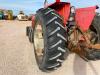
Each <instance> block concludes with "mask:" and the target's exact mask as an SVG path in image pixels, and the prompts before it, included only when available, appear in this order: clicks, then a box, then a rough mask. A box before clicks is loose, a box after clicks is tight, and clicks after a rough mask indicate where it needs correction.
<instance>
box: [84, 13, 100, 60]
mask: <svg viewBox="0 0 100 75" xmlns="http://www.w3.org/2000/svg"><path fill="white" fill-rule="evenodd" d="M90 29H92V30H94V32H95V33H96V36H97V40H96V42H95V43H99V44H100V15H96V16H95V18H94V20H93V22H92V25H91V26H90ZM87 51H89V52H88V53H87V55H86V58H87V59H89V60H100V51H96V50H95V49H92V50H87Z"/></svg>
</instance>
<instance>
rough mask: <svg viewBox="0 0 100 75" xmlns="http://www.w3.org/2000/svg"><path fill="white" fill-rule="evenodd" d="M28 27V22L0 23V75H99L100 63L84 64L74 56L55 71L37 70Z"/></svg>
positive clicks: (29, 23)
mask: <svg viewBox="0 0 100 75" xmlns="http://www.w3.org/2000/svg"><path fill="white" fill-rule="evenodd" d="M28 25H31V22H30V21H0V75H100V61H91V62H85V61H84V60H82V59H81V58H80V57H78V56H77V55H75V54H70V55H69V57H68V59H67V60H66V61H64V63H63V65H62V67H61V68H59V69H58V70H56V71H53V72H51V73H44V72H42V71H41V70H39V69H38V66H37V64H36V61H35V56H34V49H33V45H32V44H30V43H29V40H28V38H27V37H26V26H28Z"/></svg>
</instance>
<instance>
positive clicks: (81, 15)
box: [75, 6, 96, 31]
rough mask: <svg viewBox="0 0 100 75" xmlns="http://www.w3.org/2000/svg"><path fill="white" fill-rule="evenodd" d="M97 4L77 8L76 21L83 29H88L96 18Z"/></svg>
mask: <svg viewBox="0 0 100 75" xmlns="http://www.w3.org/2000/svg"><path fill="white" fill-rule="evenodd" d="M95 10H96V6H92V7H87V8H79V9H76V16H75V19H76V23H77V25H78V26H79V27H80V28H81V30H83V31H87V30H88V29H89V27H90V25H91V23H92V21H93V19H94V16H95Z"/></svg>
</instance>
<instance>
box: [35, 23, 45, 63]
mask: <svg viewBox="0 0 100 75" xmlns="http://www.w3.org/2000/svg"><path fill="white" fill-rule="evenodd" d="M34 47H35V53H36V55H37V58H38V59H39V61H41V60H42V57H43V50H44V39H43V33H42V26H41V25H40V24H39V23H38V24H36V27H35V31H34Z"/></svg>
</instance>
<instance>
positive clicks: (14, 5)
mask: <svg viewBox="0 0 100 75" xmlns="http://www.w3.org/2000/svg"><path fill="white" fill-rule="evenodd" d="M54 1H55V0H48V3H53V2H54ZM61 1H63V2H67V1H68V2H71V5H74V6H76V7H78V8H79V7H87V6H93V5H99V6H100V0H61ZM43 2H44V0H0V8H3V9H12V10H13V11H14V14H18V11H19V10H23V11H24V12H25V13H26V14H31V13H35V12H36V10H37V9H39V8H41V7H43ZM98 11H99V12H100V9H99V10H98Z"/></svg>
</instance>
